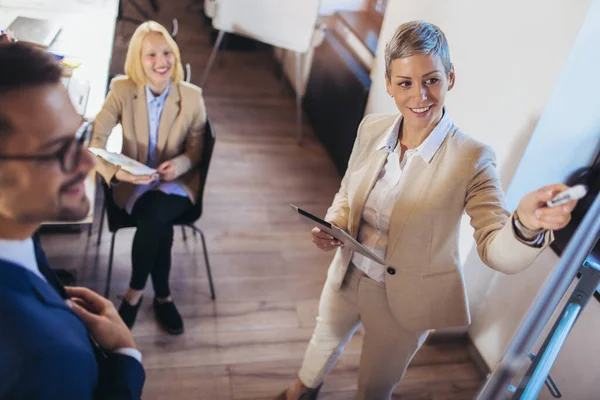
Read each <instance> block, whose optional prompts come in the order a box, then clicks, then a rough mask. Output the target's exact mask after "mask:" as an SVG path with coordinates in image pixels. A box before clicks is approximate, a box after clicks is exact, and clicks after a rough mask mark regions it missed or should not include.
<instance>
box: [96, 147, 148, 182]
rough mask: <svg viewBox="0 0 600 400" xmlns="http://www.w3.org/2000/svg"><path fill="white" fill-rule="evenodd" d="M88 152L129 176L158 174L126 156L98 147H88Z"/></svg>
mask: <svg viewBox="0 0 600 400" xmlns="http://www.w3.org/2000/svg"><path fill="white" fill-rule="evenodd" d="M88 150H89V151H90V152H91V153H93V154H95V155H96V156H98V157H100V158H102V159H103V160H105V161H107V162H109V163H111V164H113V165H116V166H118V167H121V169H122V170H123V171H127V172H129V173H130V174H131V175H138V176H140V175H152V174H157V173H158V172H157V171H156V170H155V169H152V168H150V167H148V166H147V165H144V164H142V163H141V162H139V161H136V160H134V159H133V158H129V157H127V156H126V155H123V154H120V153H111V152H109V151H106V150H105V149H101V148H98V147H90V148H89V149H88Z"/></svg>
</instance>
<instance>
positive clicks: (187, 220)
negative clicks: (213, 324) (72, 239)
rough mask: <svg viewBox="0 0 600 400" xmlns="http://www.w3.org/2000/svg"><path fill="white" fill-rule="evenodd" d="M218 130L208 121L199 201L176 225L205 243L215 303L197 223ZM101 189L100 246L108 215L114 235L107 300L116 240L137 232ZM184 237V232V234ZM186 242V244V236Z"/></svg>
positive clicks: (105, 187) (109, 191)
mask: <svg viewBox="0 0 600 400" xmlns="http://www.w3.org/2000/svg"><path fill="white" fill-rule="evenodd" d="M215 140H216V135H215V129H214V127H213V125H212V122H210V120H209V119H207V120H206V127H205V132H204V148H203V150H202V158H201V159H200V163H199V164H198V166H197V167H196V168H198V170H199V172H200V174H199V179H200V193H199V194H198V201H197V202H196V204H194V205H193V207H192V208H190V209H189V210H188V211H187V212H186V213H184V214H183V215H182V216H181V217H179V218H178V219H177V220H176V221H175V222H174V223H173V225H180V226H182V231H183V228H184V227H188V228H191V229H192V230H193V232H194V234H196V232H197V233H199V234H200V238H201V239H202V249H203V252H204V262H205V264H206V273H207V275H208V284H209V286H210V298H211V299H212V300H214V299H215V288H214V284H213V279H212V273H211V269H210V262H209V261H208V251H207V248H206V238H205V237H204V232H202V229H200V228H199V227H197V226H196V225H195V222H196V221H197V220H198V219H200V217H201V216H202V203H203V197H204V186H205V184H206V177H207V175H208V168H209V166H210V162H211V158H212V154H213V149H214V147H215ZM102 189H103V191H104V204H103V207H102V213H101V214H100V227H99V231H98V244H100V241H101V240H102V227H103V225H104V215H105V214H106V217H107V221H108V230H109V232H111V233H112V237H111V242H110V253H109V258H108V270H107V274H106V287H105V289H104V297H106V298H108V296H109V294H110V281H111V277H112V267H113V257H114V250H115V237H116V235H117V232H118V231H119V230H120V229H124V228H135V221H133V218H132V217H131V216H130V215H129V214H128V213H127V212H126V211H125V210H123V209H121V208H119V207H118V206H117V204H116V203H115V201H114V199H113V196H112V189H111V188H110V187H109V186H108V185H107V184H106V182H104V181H102ZM183 232H184V234H185V231H183ZM184 240H186V238H185V235H184Z"/></svg>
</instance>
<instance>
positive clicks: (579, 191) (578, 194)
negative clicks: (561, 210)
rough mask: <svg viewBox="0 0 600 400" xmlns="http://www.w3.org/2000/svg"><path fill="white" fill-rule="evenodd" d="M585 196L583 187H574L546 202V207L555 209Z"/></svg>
mask: <svg viewBox="0 0 600 400" xmlns="http://www.w3.org/2000/svg"><path fill="white" fill-rule="evenodd" d="M586 194H587V187H586V186H585V185H575V186H573V187H571V188H569V189H567V190H563V191H562V192H560V193H559V194H557V195H556V196H554V198H553V199H552V200H550V201H547V202H546V205H547V206H548V207H557V206H560V205H561V204H565V203H568V202H569V201H571V200H579V199H581V198H582V197H585V195H586Z"/></svg>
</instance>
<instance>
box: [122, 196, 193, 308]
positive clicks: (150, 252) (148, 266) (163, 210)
mask: <svg viewBox="0 0 600 400" xmlns="http://www.w3.org/2000/svg"><path fill="white" fill-rule="evenodd" d="M190 206H191V203H190V201H189V199H187V198H185V197H182V196H176V195H167V194H164V193H162V192H159V191H150V192H147V193H145V194H144V195H143V196H142V197H140V198H139V199H138V201H137V202H136V203H135V206H134V207H133V211H132V216H133V218H134V219H135V221H136V227H137V230H136V232H135V237H134V238H133V248H132V251H131V258H132V260H131V263H132V274H131V281H130V283H129V287H130V288H132V289H135V290H142V289H144V287H145V286H146V281H147V280H148V276H149V275H152V284H153V286H154V291H155V294H156V296H157V297H167V296H169V295H170V290H169V272H170V269H171V247H172V245H173V221H175V220H176V219H177V218H178V217H179V216H180V215H181V214H183V213H184V212H185V211H186V209H187V208H188V207H190Z"/></svg>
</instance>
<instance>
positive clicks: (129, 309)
mask: <svg viewBox="0 0 600 400" xmlns="http://www.w3.org/2000/svg"><path fill="white" fill-rule="evenodd" d="M142 300H143V297H142V296H139V297H138V298H137V302H134V303H133V304H132V303H130V301H129V300H128V298H127V295H126V296H125V298H123V301H122V302H121V305H120V306H119V315H120V316H121V319H122V320H123V322H125V325H127V327H128V328H129V329H131V328H132V327H133V324H134V323H135V318H136V317H137V313H138V311H139V310H140V306H141V305H142Z"/></svg>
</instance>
